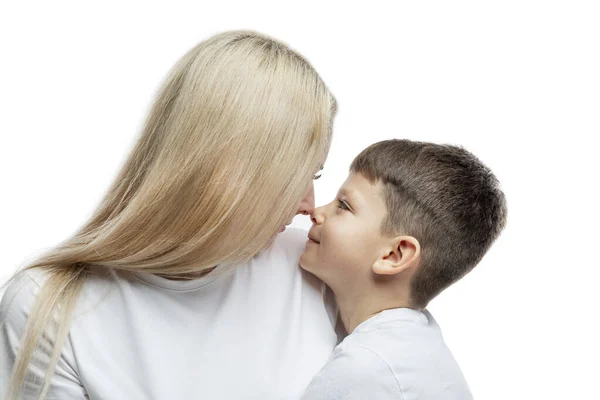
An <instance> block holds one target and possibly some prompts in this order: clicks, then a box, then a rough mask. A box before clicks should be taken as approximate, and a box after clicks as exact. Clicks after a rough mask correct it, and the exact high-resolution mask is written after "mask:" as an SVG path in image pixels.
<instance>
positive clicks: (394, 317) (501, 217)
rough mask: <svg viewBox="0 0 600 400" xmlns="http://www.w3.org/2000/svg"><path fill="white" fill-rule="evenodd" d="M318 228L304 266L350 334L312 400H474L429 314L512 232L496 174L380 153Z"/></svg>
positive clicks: (314, 386)
mask: <svg viewBox="0 0 600 400" xmlns="http://www.w3.org/2000/svg"><path fill="white" fill-rule="evenodd" d="M311 218H312V221H313V226H312V228H311V230H310V232H309V234H308V237H309V240H308V242H307V244H306V248H305V249H304V252H303V253H302V256H301V257H300V265H301V266H302V268H304V269H305V270H307V271H309V272H311V273H313V274H314V275H316V276H317V277H319V278H320V279H322V280H323V281H324V282H325V283H327V284H328V285H329V286H330V287H331V289H332V290H333V292H334V294H335V296H336V301H337V303H338V306H339V309H340V317H341V321H342V322H343V324H344V326H345V328H346V331H347V332H349V333H350V335H349V336H347V337H346V338H345V339H344V340H343V342H342V343H340V344H339V345H338V346H337V347H336V349H335V351H334V353H333V354H332V356H331V358H330V360H329V362H328V364H327V365H325V366H324V367H323V369H322V370H321V371H320V372H319V374H317V376H315V377H314V379H313V380H312V382H311V384H310V385H309V387H308V389H307V390H306V392H305V394H304V397H303V398H304V399H310V400H314V399H323V400H325V399H327V400H336V399H377V400H384V399H402V400H415V399H419V400H431V399H443V400H467V399H471V398H472V396H471V393H470V391H469V388H468V386H467V383H466V382H465V379H464V377H463V375H462V373H461V371H460V368H459V367H458V365H457V364H456V361H455V360H454V358H453V357H452V354H451V353H450V351H449V350H448V348H447V347H446V345H445V344H444V341H443V338H442V335H441V333H440V330H439V327H438V325H437V324H436V322H435V320H434V319H433V317H432V316H431V314H430V313H429V312H428V311H426V310H425V307H426V306H427V304H428V303H429V301H430V300H431V299H433V298H434V297H435V296H437V295H438V294H439V293H440V292H441V291H442V290H444V289H445V288H447V287H448V286H450V285H452V284H453V283H454V282H456V281H458V280H459V279H460V278H462V277H463V276H464V275H465V274H466V273H468V272H469V271H470V270H471V269H472V268H473V267H475V265H476V264H478V263H479V261H480V260H481V258H482V257H483V255H484V254H485V253H486V252H487V250H488V249H489V247H490V246H491V244H492V243H493V242H494V240H495V239H496V238H497V237H498V235H499V234H500V232H501V231H502V229H503V227H504V225H505V221H506V203H505V198H504V194H503V193H502V191H501V190H500V189H499V186H498V181H497V180H496V178H495V177H494V175H493V174H492V172H491V171H490V170H489V169H488V168H487V167H485V166H484V165H483V164H482V163H481V162H480V161H479V160H478V159H477V158H476V157H475V156H473V155H472V154H471V153H469V152H467V151H466V150H464V149H462V148H459V147H455V146H448V145H437V144H432V143H422V142H412V141H408V140H387V141H383V142H379V143H375V144H373V145H371V146H370V147H368V148H367V149H365V150H364V151H363V152H362V153H360V154H359V155H358V156H357V157H356V159H355V160H354V161H353V163H352V165H351V167H350V175H349V177H348V179H347V180H346V182H345V183H344V184H343V186H342V187H341V189H340V191H339V192H338V197H337V199H335V200H334V201H333V202H332V203H330V204H327V205H325V206H323V207H320V208H317V209H316V210H315V211H314V213H313V214H312V216H311Z"/></svg>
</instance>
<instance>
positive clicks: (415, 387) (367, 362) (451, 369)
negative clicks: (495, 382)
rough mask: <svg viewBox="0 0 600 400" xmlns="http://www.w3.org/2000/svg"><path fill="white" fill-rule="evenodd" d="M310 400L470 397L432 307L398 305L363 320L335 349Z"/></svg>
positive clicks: (458, 399)
mask: <svg viewBox="0 0 600 400" xmlns="http://www.w3.org/2000/svg"><path fill="white" fill-rule="evenodd" d="M302 399H305V400H341V399H344V400H359V399H360V400H363V399H377V400H388V399H398V400H442V399H443V400H470V399H472V395H471V392H470V390H469V387H468V385H467V382H466V381H465V378H464V377H463V375H462V373H461V371H460V368H459V366H458V364H457V363H456V361H455V360H454V357H453V356H452V354H451V353H450V350H449V349H448V347H447V346H446V344H445V343H444V340H443V338H442V334H441V332H440V329H439V326H438V325H437V323H436V322H435V320H434V319H433V317H432V316H431V314H430V313H429V312H428V311H423V312H420V311H417V310H413V309H409V308H396V309H391V310H386V311H382V312H381V313H379V314H377V315H375V316H373V317H371V318H370V319H368V320H366V321H364V322H363V323H361V324H360V325H359V326H357V327H356V329H355V330H354V331H353V332H352V334H351V335H349V336H347V337H346V338H345V339H344V340H343V341H342V343H340V344H339V345H338V346H337V347H336V349H335V350H334V352H333V354H332V356H331V359H330V360H329V362H328V363H327V365H325V367H323V369H322V370H321V371H320V372H319V373H318V374H317V376H315V378H314V379H313V380H312V382H311V383H310V385H309V387H308V389H307V390H306V393H305V394H304V396H303V397H302Z"/></svg>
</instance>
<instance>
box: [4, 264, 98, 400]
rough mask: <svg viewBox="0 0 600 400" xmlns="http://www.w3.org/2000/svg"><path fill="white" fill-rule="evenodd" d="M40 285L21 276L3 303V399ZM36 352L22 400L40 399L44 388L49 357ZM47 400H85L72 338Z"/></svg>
mask: <svg viewBox="0 0 600 400" xmlns="http://www.w3.org/2000/svg"><path fill="white" fill-rule="evenodd" d="M39 288H40V286H39V284H38V283H37V282H36V281H34V280H33V278H32V277H31V276H30V275H29V274H28V273H27V272H21V273H19V274H18V275H17V276H16V277H15V278H14V279H13V281H12V282H11V283H10V285H8V287H7V289H6V291H5V293H4V295H3V296H2V301H1V302H0V398H4V397H5V393H6V392H5V390H7V387H8V382H9V379H10V376H11V374H12V369H13V366H14V364H15V360H16V357H17V354H18V353H19V351H20V348H21V339H22V335H23V332H24V331H25V326H26V324H27V319H28V318H29V313H30V311H31V309H32V308H33V304H34V302H35V298H36V296H37V293H38V291H39ZM51 346H52V343H51V342H50V341H48V340H47V339H45V340H43V341H42V343H41V348H43V349H48V348H51ZM36 354H37V353H34V357H32V360H33V361H32V362H31V363H30V364H29V367H28V370H27V373H26V378H25V382H24V385H23V387H22V392H21V393H20V396H19V399H37V396H35V394H36V393H37V392H38V391H39V390H40V389H41V384H40V382H43V379H44V376H45V372H46V369H45V368H44V365H45V362H44V359H45V360H46V362H47V358H48V356H47V355H45V352H44V353H42V352H39V355H38V356H36ZM45 399H47V400H54V399H61V400H84V399H87V396H86V391H85V389H84V387H83V385H82V384H81V382H80V380H79V378H78V374H77V372H76V368H75V359H74V356H73V351H72V348H71V346H70V342H69V338H67V340H66V341H65V346H64V347H63V350H62V354H61V356H60V358H59V360H58V363H57V365H56V369H55V373H54V376H53V377H52V381H51V385H50V390H49V392H48V394H47V396H46V397H45Z"/></svg>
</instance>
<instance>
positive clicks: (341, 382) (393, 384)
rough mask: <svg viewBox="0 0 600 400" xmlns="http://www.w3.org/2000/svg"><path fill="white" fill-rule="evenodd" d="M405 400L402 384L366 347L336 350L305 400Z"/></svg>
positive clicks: (316, 378)
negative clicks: (399, 383)
mask: <svg viewBox="0 0 600 400" xmlns="http://www.w3.org/2000/svg"><path fill="white" fill-rule="evenodd" d="M342 399H344V400H359V399H360V400H364V399H378V400H391V399H394V400H401V399H402V394H401V391H400V386H399V385H398V382H397V381H396V378H395V377H394V375H393V373H392V371H391V370H390V368H389V366H388V365H387V363H385V362H384V361H383V360H382V359H381V358H380V357H379V356H378V355H377V354H375V353H373V352H372V351H370V350H368V349H366V348H364V347H362V346H353V347H352V348H348V349H344V350H342V351H336V352H334V354H333V356H332V358H331V360H330V361H329V362H328V363H327V364H326V365H325V366H324V367H323V369H321V371H320V372H319V373H318V374H317V375H316V376H315V377H314V378H313V380H312V381H311V383H310V384H309V386H308V388H307V389H306V391H305V393H304V395H303V397H302V400H342Z"/></svg>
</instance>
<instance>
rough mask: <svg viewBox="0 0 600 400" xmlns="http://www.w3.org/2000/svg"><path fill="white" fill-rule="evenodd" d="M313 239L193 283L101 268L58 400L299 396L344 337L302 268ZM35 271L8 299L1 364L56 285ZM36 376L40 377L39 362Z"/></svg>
mask: <svg viewBox="0 0 600 400" xmlns="http://www.w3.org/2000/svg"><path fill="white" fill-rule="evenodd" d="M305 241H306V233H305V232H303V231H300V230H296V229H291V230H288V231H286V232H285V233H282V234H280V235H278V237H277V239H276V240H275V242H274V244H273V245H272V246H270V247H269V248H268V249H266V250H264V251H262V252H261V253H259V254H258V255H257V256H255V257H254V258H253V259H251V260H250V261H249V262H247V263H245V264H243V265H240V266H238V267H237V268H236V269H235V271H234V272H232V273H230V274H227V275H219V274H215V273H214V272H213V273H211V274H209V275H207V276H205V277H203V278H200V279H195V280H191V281H174V280H168V279H165V278H161V277H158V276H156V275H152V274H146V273H139V272H136V273H133V272H126V271H119V272H115V273H113V274H112V275H111V274H110V272H109V270H107V269H101V270H97V271H96V272H94V273H93V274H92V275H91V276H90V277H89V278H88V279H87V280H86V283H85V286H84V288H83V290H82V292H81V294H80V296H81V297H80V299H81V300H80V303H79V305H78V308H77V311H76V312H75V314H74V319H73V323H72V326H71V329H70V334H69V337H68V340H67V342H66V344H65V346H64V350H63V354H62V356H61V358H60V360H59V364H58V366H57V370H56V375H55V376H54V378H53V385H52V387H51V389H50V395H49V398H60V399H84V398H85V395H86V394H87V395H88V396H89V398H90V399H111V400H112V399H121V398H122V399H166V398H185V399H188V398H189V399H193V398H207V399H239V398H260V399H293V398H299V397H300V396H301V394H302V392H303V390H304V389H305V387H306V386H307V385H308V383H309V381H310V379H311V378H312V377H313V376H314V375H315V374H316V373H317V372H318V371H319V369H320V368H321V367H322V366H323V365H324V364H325V362H326V361H327V359H328V357H329V356H330V354H331V351H332V349H333V347H334V346H335V345H336V341H337V337H336V334H335V331H334V325H335V320H336V311H335V310H334V307H333V302H332V301H331V297H330V296H329V293H328V292H327V291H326V290H325V287H324V285H323V284H322V283H321V282H320V281H318V280H317V279H316V278H314V277H313V276H312V275H310V274H308V273H306V272H304V271H302V270H301V269H300V268H299V267H298V266H297V262H298V261H297V260H298V258H299V255H300V253H301V252H302V250H303V248H304V243H305ZM215 272H217V271H215ZM26 274H27V275H22V276H21V277H20V278H19V279H17V280H15V281H14V282H13V283H12V285H11V286H10V287H9V289H8V290H7V292H6V295H5V296H4V298H3V301H2V308H1V314H2V315H1V316H0V318H1V319H2V320H4V318H6V321H5V325H4V326H3V328H2V331H1V335H0V344H1V345H2V353H1V355H0V369H5V368H9V367H10V366H11V365H12V364H13V362H14V360H13V357H14V356H15V351H16V349H17V346H18V339H19V338H20V336H21V333H22V330H23V329H24V326H25V323H26V318H27V314H28V309H29V308H30V307H31V304H32V303H33V299H34V295H35V292H36V291H37V289H38V285H41V283H42V282H43V280H44V275H43V274H44V273H43V272H42V271H38V270H32V271H28V272H26ZM42 370H43V369H40V371H42ZM30 371H32V372H34V374H37V372H38V371H37V369H36V367H35V362H34V364H33V365H32V367H31V368H30ZM4 376H5V375H3V374H0V377H4ZM39 377H40V378H41V377H42V376H41V374H40V376H39ZM27 382H28V383H29V380H28V381H27ZM82 386H83V387H82ZM0 387H2V388H4V387H6V382H0ZM86 390H87V392H86Z"/></svg>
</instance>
